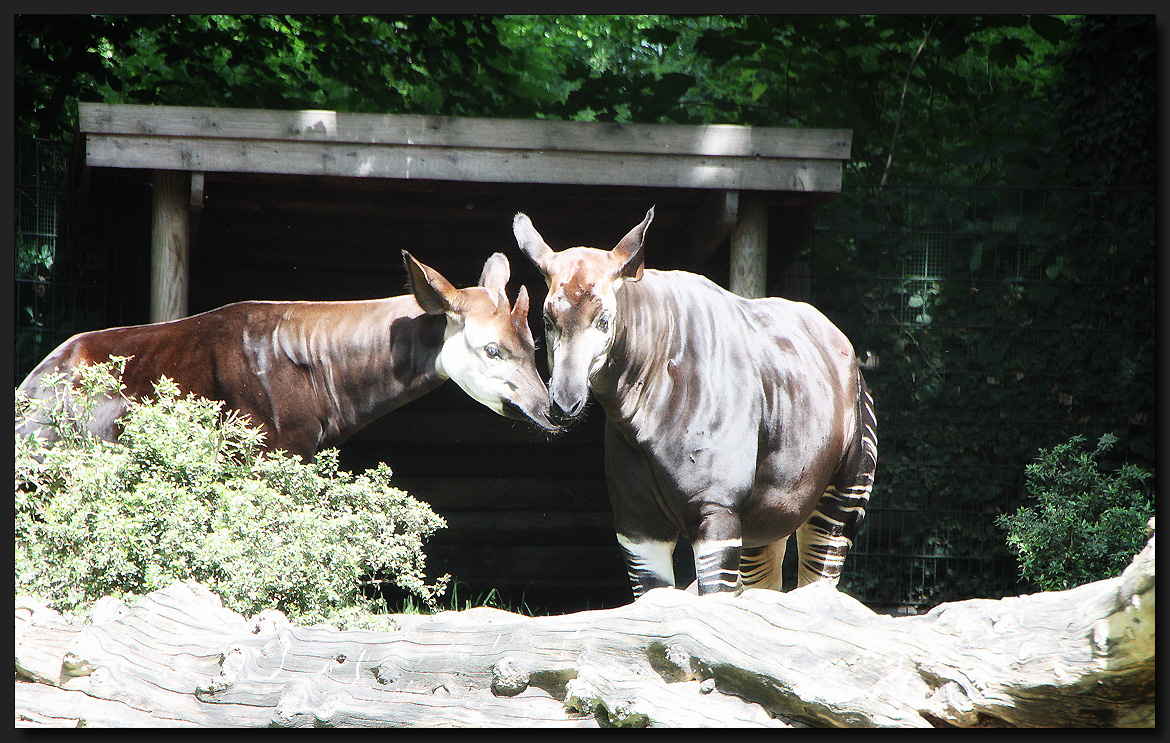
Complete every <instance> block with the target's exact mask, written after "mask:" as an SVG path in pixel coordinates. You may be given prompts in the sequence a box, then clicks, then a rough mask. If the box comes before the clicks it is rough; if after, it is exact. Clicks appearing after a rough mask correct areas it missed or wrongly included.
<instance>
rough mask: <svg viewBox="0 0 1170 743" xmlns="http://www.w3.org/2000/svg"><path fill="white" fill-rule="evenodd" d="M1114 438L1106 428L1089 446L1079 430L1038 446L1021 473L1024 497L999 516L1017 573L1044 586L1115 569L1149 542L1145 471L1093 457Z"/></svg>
mask: <svg viewBox="0 0 1170 743" xmlns="http://www.w3.org/2000/svg"><path fill="white" fill-rule="evenodd" d="M1116 441H1117V438H1116V437H1115V436H1113V435H1111V434H1105V435H1103V436H1102V437H1101V438H1100V440H1099V441H1098V442H1097V448H1096V450H1094V451H1091V452H1090V451H1088V450H1087V447H1086V445H1085V440H1084V437H1083V436H1074V437H1073V438H1071V439H1070V440H1069V441H1068V442H1067V443H1064V444H1059V445H1057V446H1055V447H1053V448H1052V449H1051V450H1050V451H1047V450H1044V449H1041V450H1040V456H1039V457H1037V459H1036V461H1035V463H1033V464H1030V465H1028V466H1027V468H1026V470H1025V475H1026V479H1027V491H1028V494H1029V500H1033V501H1035V504H1034V505H1029V504H1026V505H1024V506H1022V507H1021V508H1020V509H1019V510H1018V511H1016V512H1015V513H1014V514H1004V515H1001V516H1000V517H999V518H998V519H997V523H998V524H999V525H1000V526H1001V527H1003V528H1004V529H1006V530H1007V533H1008V537H1007V541H1008V546H1009V548H1011V550H1012V551H1013V552H1015V553H1016V555H1017V559H1018V561H1019V565H1020V574H1021V575H1022V576H1023V577H1024V578H1026V579H1028V580H1030V581H1032V582H1033V583H1035V584H1036V585H1037V586H1039V587H1040V588H1041V589H1043V590H1046V591H1061V590H1065V589H1068V588H1072V587H1074V586H1078V585H1081V584H1083V583H1089V582H1091V581H1096V580H1103V579H1105V578H1111V577H1114V576H1116V575H1119V574H1120V573H1121V571H1122V570H1124V569H1125V568H1126V566H1128V565H1129V563H1130V562H1131V561H1132V560H1133V556H1134V555H1135V554H1137V552H1139V551H1140V550H1141V548H1142V547H1143V546H1144V545H1145V542H1146V534H1145V526H1146V522H1147V521H1148V520H1149V518H1150V517H1151V516H1153V515H1154V501H1153V495H1152V493H1151V492H1150V490H1149V488H1147V487H1145V482H1146V480H1148V479H1149V478H1150V476H1151V475H1150V473H1149V472H1147V471H1145V470H1143V469H1141V468H1139V467H1136V466H1134V465H1132V464H1125V465H1122V466H1121V467H1120V468H1118V469H1117V470H1115V471H1114V472H1112V473H1102V472H1100V471H1099V470H1098V467H1097V461H1096V460H1097V458H1098V457H1099V456H1100V455H1101V454H1103V453H1105V452H1106V451H1107V450H1108V449H1109V448H1110V447H1112V446H1113V444H1114V443H1115V442H1116Z"/></svg>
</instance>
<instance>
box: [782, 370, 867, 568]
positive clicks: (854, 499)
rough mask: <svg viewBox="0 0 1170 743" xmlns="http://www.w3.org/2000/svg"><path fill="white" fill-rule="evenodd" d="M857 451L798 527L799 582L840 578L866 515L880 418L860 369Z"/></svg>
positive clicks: (858, 378) (858, 381)
mask: <svg viewBox="0 0 1170 743" xmlns="http://www.w3.org/2000/svg"><path fill="white" fill-rule="evenodd" d="M857 421H858V429H859V430H858V438H857V439H856V440H857V441H858V442H859V443H860V447H859V448H858V450H856V451H855V452H854V455H853V456H851V457H849V463H848V464H849V466H848V467H847V468H846V469H845V471H844V472H842V473H841V474H842V476H840V477H838V478H837V479H836V480H834V482H833V483H831V484H830V485H829V487H828V488H827V489H826V490H825V493H824V495H822V496H821V500H820V502H819V503H817V507H816V510H814V511H813V513H812V515H811V516H810V517H809V519H808V521H806V522H805V523H804V524H802V525H801V527H800V528H799V529H798V530H797V535H796V538H797V546H798V549H799V552H800V572H799V575H798V577H797V585H799V586H803V585H807V584H808V583H812V582H814V581H818V580H831V581H832V582H833V583H834V584H836V583H837V581H838V580H839V579H840V577H841V567H842V566H843V565H844V563H845V555H846V554H848V552H849V549H850V547H852V546H853V540H854V539H855V538H856V536H857V531H858V528H859V527H860V526H861V522H862V521H863V520H864V519H865V511H866V508H868V506H869V496H870V493H871V492H872V490H873V478H874V473H875V472H876V471H877V417H876V416H875V415H874V412H873V397H872V396H871V395H870V394H869V387H868V386H867V385H866V383H865V377H863V376H862V375H861V370H860V369H859V370H858V371H857Z"/></svg>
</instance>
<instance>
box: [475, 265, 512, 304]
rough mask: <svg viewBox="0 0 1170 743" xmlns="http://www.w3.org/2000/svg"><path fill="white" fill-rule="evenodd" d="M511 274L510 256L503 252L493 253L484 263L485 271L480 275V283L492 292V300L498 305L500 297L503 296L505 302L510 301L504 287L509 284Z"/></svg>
mask: <svg viewBox="0 0 1170 743" xmlns="http://www.w3.org/2000/svg"><path fill="white" fill-rule="evenodd" d="M511 275H512V267H511V265H509V264H508V258H507V256H505V255H504V254H503V253H492V257H491V258H488V259H487V261H486V262H484V264H483V273H481V274H480V275H479V285H480V286H482V287H483V288H485V289H487V290H488V291H489V292H490V293H491V295H492V301H493V302H495V303H496V304H497V306H498V305H499V298H500V297H503V298H504V301H505V302H507V301H508V295H507V294H506V293H505V291H504V288H505V287H506V286H507V285H508V279H509V278H510V277H511Z"/></svg>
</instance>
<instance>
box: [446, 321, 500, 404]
mask: <svg viewBox="0 0 1170 743" xmlns="http://www.w3.org/2000/svg"><path fill="white" fill-rule="evenodd" d="M497 340H498V335H497V334H496V333H494V332H492V330H491V329H490V328H488V327H486V326H485V325H484V324H483V323H479V322H476V321H475V320H474V319H473V318H466V319H464V320H463V321H461V322H456V321H454V320H451V319H450V318H448V320H447V332H446V334H445V336H444V339H443V348H442V349H441V350H440V351H439V359H438V367H439V372H440V373H442V374H444V375H446V376H447V377H450V378H451V379H453V380H455V383H456V384H458V385H459V386H460V387H461V388H462V389H463V391H464V392H466V393H467V394H468V395H470V396H471V397H472V399H474V400H476V401H478V402H479V403H481V404H483V405H485V406H487V407H488V408H490V409H491V410H493V411H495V412H496V413H498V414H500V415H503V411H504V396H505V395H506V394H507V392H508V390H509V389H510V388H509V385H508V383H507V377H508V375H509V374H510V373H511V371H512V369H513V368H514V366H515V365H514V364H513V363H512V362H511V361H510V359H509V358H508V352H507V351H506V350H504V349H503V348H502V347H501V346H500V345H498V343H497Z"/></svg>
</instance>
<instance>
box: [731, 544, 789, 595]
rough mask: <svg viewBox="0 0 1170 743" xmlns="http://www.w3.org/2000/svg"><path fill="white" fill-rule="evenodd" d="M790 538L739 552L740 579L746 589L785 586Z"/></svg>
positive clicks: (775, 588)
mask: <svg viewBox="0 0 1170 743" xmlns="http://www.w3.org/2000/svg"><path fill="white" fill-rule="evenodd" d="M787 546H788V537H784V538H783V539H778V540H776V541H775V542H772V543H771V544H765V545H764V546H762V547H743V548H741V549H740V551H739V577H740V580H741V581H742V582H743V587H744V588H771V589H773V590H776V591H779V590H782V588H783V586H784V569H783V563H784V549H785V548H786V547H787Z"/></svg>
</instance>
